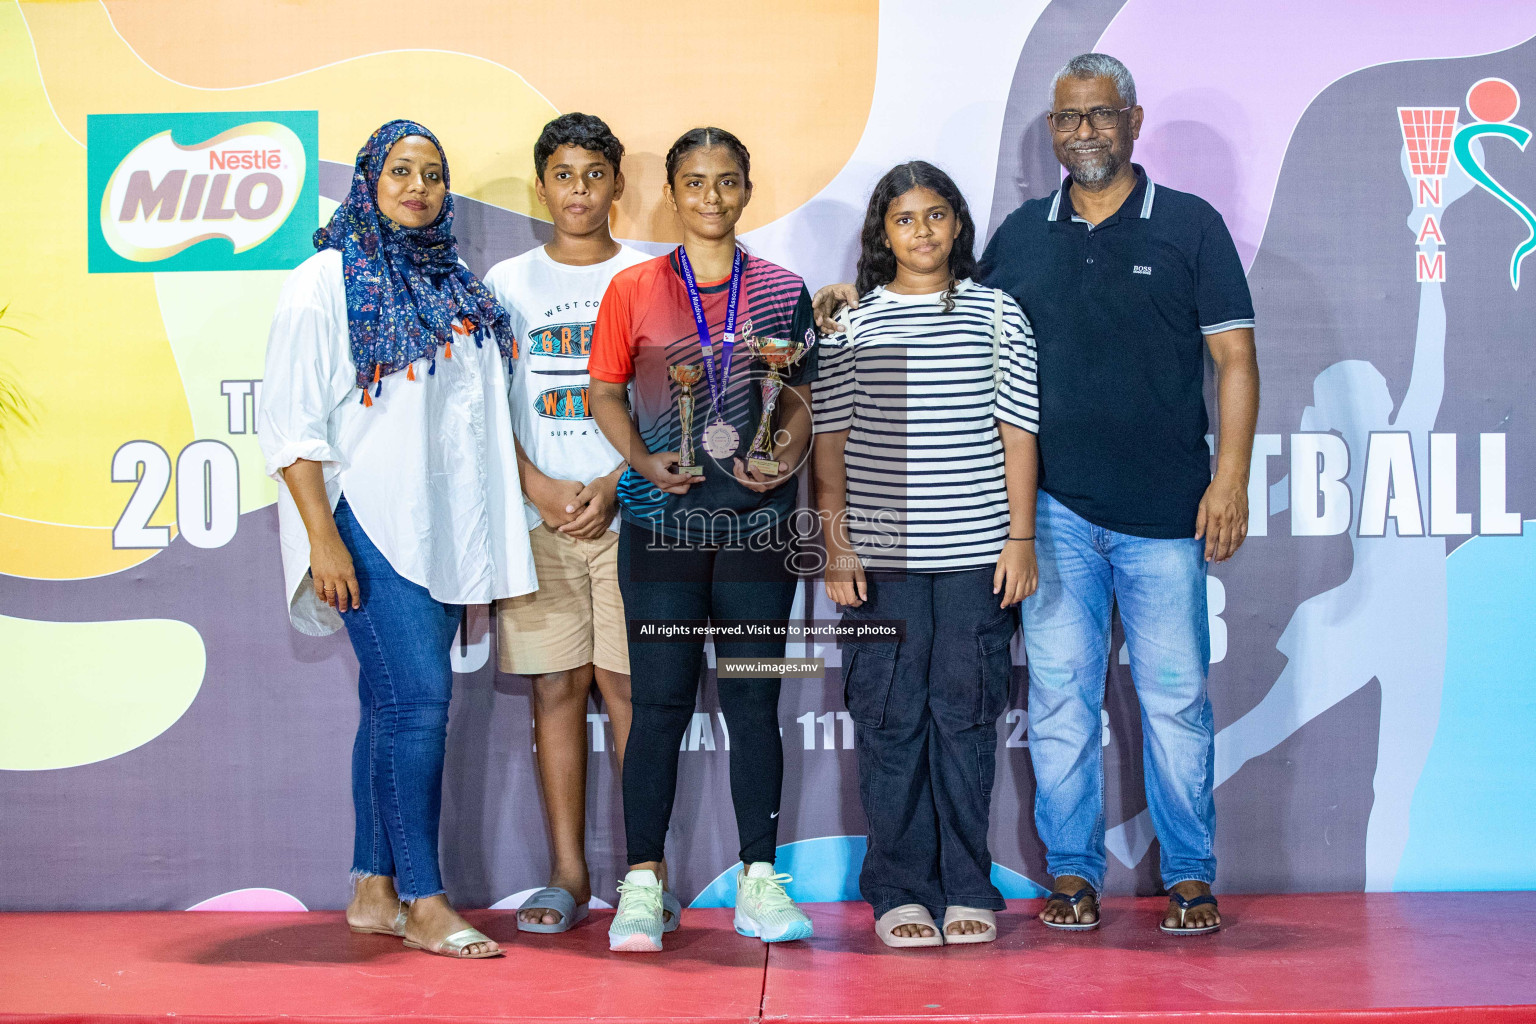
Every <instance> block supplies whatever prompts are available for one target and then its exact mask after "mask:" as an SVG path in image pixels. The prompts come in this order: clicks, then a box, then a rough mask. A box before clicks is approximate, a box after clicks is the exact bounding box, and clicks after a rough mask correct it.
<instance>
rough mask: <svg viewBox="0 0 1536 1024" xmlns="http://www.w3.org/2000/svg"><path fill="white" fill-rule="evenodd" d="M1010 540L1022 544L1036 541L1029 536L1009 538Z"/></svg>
mask: <svg viewBox="0 0 1536 1024" xmlns="http://www.w3.org/2000/svg"><path fill="white" fill-rule="evenodd" d="M1008 539H1009V540H1016V541H1018V542H1019V543H1021V544H1022V543H1023V542H1025V541H1030V540H1034V539H1035V538H1034V537H1033V536H1029V537H1009V538H1008Z"/></svg>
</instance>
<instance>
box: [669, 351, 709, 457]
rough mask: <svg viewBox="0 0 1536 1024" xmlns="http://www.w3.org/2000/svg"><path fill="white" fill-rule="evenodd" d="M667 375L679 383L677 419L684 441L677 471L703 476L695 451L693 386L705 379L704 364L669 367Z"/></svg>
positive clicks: (683, 364)
mask: <svg viewBox="0 0 1536 1024" xmlns="http://www.w3.org/2000/svg"><path fill="white" fill-rule="evenodd" d="M667 375H668V376H670V377H671V378H672V379H673V380H674V381H676V382H677V387H678V393H677V419H678V424H679V426H680V427H681V434H682V439H681V441H680V442H679V443H678V446H677V471H678V473H680V474H681V475H683V476H703V475H704V467H703V466H701V465H699V463H698V459H697V458H696V457H695V456H694V451H693V386H694V385H695V384H697V383H698V382H699V381H700V380H702V379H703V378H704V366H703V364H702V363H680V364H678V365H677V366H669V367H667Z"/></svg>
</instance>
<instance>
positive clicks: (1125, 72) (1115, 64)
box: [1045, 53, 1136, 110]
mask: <svg viewBox="0 0 1536 1024" xmlns="http://www.w3.org/2000/svg"><path fill="white" fill-rule="evenodd" d="M1063 78H1108V79H1111V80H1112V81H1113V82H1114V83H1115V89H1116V91H1118V92H1119V93H1120V99H1121V102H1123V103H1124V104H1125V105H1126V106H1128V107H1134V106H1135V105H1136V79H1134V78H1132V77H1131V69H1130V68H1128V67H1126V66H1125V65H1124V64H1122V63H1120V62H1119V61H1118V60H1116V59H1115V58H1113V57H1111V56H1110V55H1109V54H1107V53H1080V54H1078V55H1077V56H1076V57H1073V58H1072V59H1071V60H1069V61H1067V62H1066V63H1065V64H1063V65H1062V66H1061V70H1060V71H1058V72H1056V77H1055V78H1053V79H1051V95H1050V97H1049V98H1048V99H1047V100H1046V106H1045V109H1047V110H1053V109H1055V107H1056V86H1057V85H1058V84H1059V83H1060V82H1061V80H1062V79H1063Z"/></svg>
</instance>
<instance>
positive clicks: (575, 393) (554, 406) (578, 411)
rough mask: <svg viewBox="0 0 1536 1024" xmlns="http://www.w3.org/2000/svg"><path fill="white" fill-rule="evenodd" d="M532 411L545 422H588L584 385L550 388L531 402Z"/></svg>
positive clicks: (589, 417)
mask: <svg viewBox="0 0 1536 1024" xmlns="http://www.w3.org/2000/svg"><path fill="white" fill-rule="evenodd" d="M533 411H534V412H536V413H538V414H539V415H540V416H542V417H544V418H545V419H547V420H588V419H591V418H592V417H591V416H590V415H588V413H587V388H586V385H582V386H581V387H575V388H550V389H549V390H548V391H541V392H540V393H539V396H538V397H537V398H535V399H534V400H533Z"/></svg>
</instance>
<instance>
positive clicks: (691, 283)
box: [677, 246, 744, 459]
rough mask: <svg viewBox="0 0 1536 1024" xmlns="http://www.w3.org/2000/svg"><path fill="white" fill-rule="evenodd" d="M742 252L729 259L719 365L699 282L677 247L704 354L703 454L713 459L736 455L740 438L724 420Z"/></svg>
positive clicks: (738, 300) (734, 343)
mask: <svg viewBox="0 0 1536 1024" xmlns="http://www.w3.org/2000/svg"><path fill="white" fill-rule="evenodd" d="M743 262H744V261H743V259H742V254H741V250H740V249H737V250H736V255H735V257H733V258H732V260H731V288H730V292H729V293H728V294H727V296H726V300H725V331H724V334H723V336H722V337H721V339H720V362H719V365H718V366H717V365H716V363H715V347H714V345H713V343H711V342H710V340H709V321H708V320H706V319H705V318H704V300H703V299H702V298H700V297H699V282H698V280H697V279H696V278H695V277H694V276H693V265H692V264H691V263H689V262H688V253H687V251H686V250H685V249H684V248H683V247H682V246H678V247H677V266H678V269H679V270H681V271H682V275H683V287H684V288H686V289H687V290H688V305H689V306H691V307H692V308H693V326H694V328H695V329H696V330H697V331H698V334H699V348H700V349H702V350H703V352H704V377H705V379H706V380H707V381H708V382H709V407H710V412H711V413H713V415H714V419H713V420H712V421H711V422H710V423H709V425H708V426H706V427H705V428H704V451H705V453H706V454H708V455H709V457H710V458H712V459H727V458H730V457H731V456H732V455H735V454H736V449H737V448H738V447H740V445H741V435H740V434H739V433H737V431H736V428H735V427H733V426H731V425H730V424H729V423H727V422H726V421H725V386H726V384H727V383H728V382H729V381H730V379H731V352H732V350H734V349H735V347H736V308H737V305H738V303H739V302H740V300H741V267H742V263H743Z"/></svg>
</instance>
